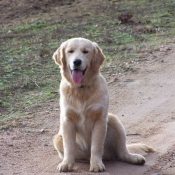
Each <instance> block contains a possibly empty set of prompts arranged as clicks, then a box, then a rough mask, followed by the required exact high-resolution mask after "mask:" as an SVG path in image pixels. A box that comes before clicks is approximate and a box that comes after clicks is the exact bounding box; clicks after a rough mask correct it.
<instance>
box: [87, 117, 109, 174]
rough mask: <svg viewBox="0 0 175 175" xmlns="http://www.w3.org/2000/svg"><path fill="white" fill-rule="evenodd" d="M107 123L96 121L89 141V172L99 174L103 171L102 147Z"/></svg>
mask: <svg viewBox="0 0 175 175" xmlns="http://www.w3.org/2000/svg"><path fill="white" fill-rule="evenodd" d="M106 129H107V122H106V121H104V120H97V121H96V123H95V125H94V128H93V131H92V139H91V159H90V171H94V172H100V171H104V170H105V166H104V164H103V162H102V155H103V145H104V140H105V137H106Z"/></svg>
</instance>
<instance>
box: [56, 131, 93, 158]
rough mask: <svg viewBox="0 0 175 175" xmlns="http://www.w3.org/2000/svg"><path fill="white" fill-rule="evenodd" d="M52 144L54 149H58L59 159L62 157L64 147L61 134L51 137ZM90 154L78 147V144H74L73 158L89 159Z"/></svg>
mask: <svg viewBox="0 0 175 175" xmlns="http://www.w3.org/2000/svg"><path fill="white" fill-rule="evenodd" d="M53 144H54V147H55V149H56V150H57V151H58V155H59V157H60V158H61V159H63V158H64V147H63V138H62V136H61V135H59V134H57V135H55V136H54V138H53ZM89 157H90V155H89V154H88V153H86V152H84V151H82V150H81V149H80V147H79V146H78V144H76V150H75V159H76V160H89V159H90V158H89Z"/></svg>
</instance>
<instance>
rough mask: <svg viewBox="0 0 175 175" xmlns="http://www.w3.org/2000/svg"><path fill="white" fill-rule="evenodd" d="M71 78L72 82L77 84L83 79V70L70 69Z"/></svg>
mask: <svg viewBox="0 0 175 175" xmlns="http://www.w3.org/2000/svg"><path fill="white" fill-rule="evenodd" d="M72 79H73V81H74V83H76V84H79V83H80V82H81V80H82V79H83V71H80V70H73V71H72Z"/></svg>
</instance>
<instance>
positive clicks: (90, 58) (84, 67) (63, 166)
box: [53, 38, 153, 172]
mask: <svg viewBox="0 0 175 175" xmlns="http://www.w3.org/2000/svg"><path fill="white" fill-rule="evenodd" d="M53 59H54V60H55V63H56V64H58V65H59V66H60V70H61V75H62V80H61V84H60V107H61V113H60V130H59V133H58V134H57V135H55V136H54V139H53V142H54V147H55V148H56V150H57V151H58V154H59V157H60V158H62V159H63V160H62V162H61V163H60V164H59V165H58V170H59V171H60V172H62V171H63V172H66V171H72V170H73V164H74V162H75V159H79V160H82V159H87V160H90V171H94V172H99V171H104V170H105V166H104V164H103V162H102V159H103V160H114V159H116V158H117V159H119V160H121V161H125V162H130V163H132V164H139V165H140V164H141V165H142V164H144V163H145V158H144V157H143V156H142V155H140V154H139V153H141V154H143V153H145V152H152V151H153V148H151V147H149V146H147V145H144V144H132V145H126V134H125V129H124V127H123V125H122V124H121V123H120V121H119V120H118V119H117V117H116V116H114V115H112V114H108V104H109V95H108V90H107V84H106V81H105V79H104V77H103V76H102V75H101V73H100V66H101V65H102V63H103V61H104V60H105V56H104V55H103V53H102V51H101V49H100V48H99V47H98V45H97V44H96V43H93V42H91V41H89V40H87V39H84V38H73V39H70V40H67V41H66V42H64V43H62V44H61V46H60V47H59V48H58V50H57V51H56V52H55V53H54V55H53ZM76 59H79V60H81V65H79V67H78V70H80V72H81V71H82V72H83V71H84V72H85V74H84V75H83V78H82V80H81V82H80V83H75V82H74V81H73V78H72V77H73V75H72V70H73V67H75V65H74V62H75V60H76ZM82 72H81V73H82ZM84 72H83V73H84Z"/></svg>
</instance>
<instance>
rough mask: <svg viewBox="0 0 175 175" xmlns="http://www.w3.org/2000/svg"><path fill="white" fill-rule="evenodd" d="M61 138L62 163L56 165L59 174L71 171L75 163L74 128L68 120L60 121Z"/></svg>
mask: <svg viewBox="0 0 175 175" xmlns="http://www.w3.org/2000/svg"><path fill="white" fill-rule="evenodd" d="M62 137H63V148H64V158H63V161H62V162H61V163H60V164H59V165H58V170H59V171H60V172H62V171H63V172H67V171H72V170H73V164H74V161H75V141H76V135H75V126H74V124H73V123H72V121H70V120H66V121H62Z"/></svg>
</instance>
